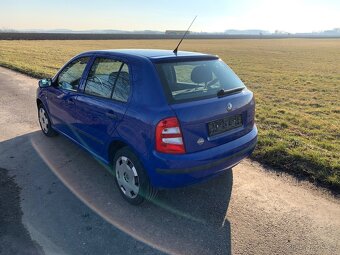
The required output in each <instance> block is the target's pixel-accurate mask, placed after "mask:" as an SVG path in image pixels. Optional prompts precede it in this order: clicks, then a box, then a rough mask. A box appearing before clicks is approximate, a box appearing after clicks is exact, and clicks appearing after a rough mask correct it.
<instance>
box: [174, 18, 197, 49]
mask: <svg viewBox="0 0 340 255" xmlns="http://www.w3.org/2000/svg"><path fill="white" fill-rule="evenodd" d="M196 18H197V16H196V17H195V18H194V19H193V21H192V22H191V24H190V26H189V27H188V30H187V31H185V33H184V35H183V37H182V39H181V40H180V41H179V43H178V45H177V47H176V49H174V51H173V52H174V54H176V55H177V51H178V47H179V46H180V45H181V43H182V41H183V39H184V38H185V36H186V35H187V33H188V32H189V29H190V28H191V26H192V24H194V22H195V20H196Z"/></svg>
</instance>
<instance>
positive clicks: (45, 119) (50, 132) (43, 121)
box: [38, 104, 57, 137]
mask: <svg viewBox="0 0 340 255" xmlns="http://www.w3.org/2000/svg"><path fill="white" fill-rule="evenodd" d="M38 118H39V124H40V127H41V131H42V132H43V133H44V135H46V136H48V137H51V136H56V135H57V132H56V131H55V130H54V129H53V128H52V126H51V121H50V118H49V116H48V113H47V111H46V109H45V107H44V106H43V105H42V104H40V105H39V106H38Z"/></svg>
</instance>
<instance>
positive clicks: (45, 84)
mask: <svg viewBox="0 0 340 255" xmlns="http://www.w3.org/2000/svg"><path fill="white" fill-rule="evenodd" d="M50 86H52V79H51V78H47V79H42V80H40V81H39V87H40V88H46V87H50Z"/></svg>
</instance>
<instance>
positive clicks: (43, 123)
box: [39, 107, 48, 133]
mask: <svg viewBox="0 0 340 255" xmlns="http://www.w3.org/2000/svg"><path fill="white" fill-rule="evenodd" d="M39 122H40V126H41V129H42V130H43V131H44V133H47V132H48V118H47V116H46V112H45V110H44V108H42V107H41V108H40V109H39Z"/></svg>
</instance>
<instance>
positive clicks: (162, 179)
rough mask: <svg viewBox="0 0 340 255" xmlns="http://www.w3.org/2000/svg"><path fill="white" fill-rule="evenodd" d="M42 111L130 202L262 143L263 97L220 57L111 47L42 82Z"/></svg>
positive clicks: (220, 167) (221, 167) (216, 168)
mask: <svg viewBox="0 0 340 255" xmlns="http://www.w3.org/2000/svg"><path fill="white" fill-rule="evenodd" d="M37 107H38V117H39V122H40V126H41V129H42V131H43V133H44V134H45V135H47V136H53V135H56V134H57V133H61V134H63V135H65V136H66V137H68V138H70V139H71V140H72V141H73V142H75V143H77V144H78V145H80V146H81V147H82V148H84V149H85V150H87V151H88V152H90V153H91V154H92V155H94V156H95V157H96V158H98V159H100V160H101V161H102V162H104V163H105V164H107V165H108V166H110V167H111V169H112V172H113V173H114V176H115V180H116V183H117V185H118V187H119V191H120V192H121V194H122V195H123V197H124V198H125V199H126V200H127V201H129V202H130V203H132V204H139V203H141V202H143V201H144V200H145V199H150V198H151V197H153V196H154V195H155V194H156V190H157V189H159V188H173V187H181V186H185V185H189V184H193V183H196V182H199V181H202V180H205V179H207V178H209V177H212V176H215V175H217V174H219V173H221V172H222V171H225V170H228V169H230V168H232V167H233V166H235V165H236V164H238V163H239V162H240V161H241V160H242V159H243V158H245V157H247V156H248V155H250V154H251V153H252V151H253V150H254V147H255V145H256V142H257V128H256V125H255V123H254V114H255V102H254V96H253V93H252V92H251V91H250V90H248V89H247V88H246V87H245V85H244V84H243V82H242V81H241V80H240V79H239V78H238V77H237V75H236V74H235V73H234V72H233V71H232V70H231V69H230V68H229V67H228V66H227V65H226V64H225V63H224V62H223V61H222V60H221V59H219V58H218V57H217V56H213V55H207V54H201V53H194V52H184V51H179V52H177V53H176V54H175V53H173V51H170V50H103V51H91V52H85V53H82V54H80V55H78V56H76V57H74V58H73V59H71V60H70V61H69V62H68V63H67V64H66V65H65V66H64V67H62V68H61V69H60V71H59V72H58V73H57V74H56V75H55V76H54V77H53V78H52V79H43V80H40V81H39V88H38V90H37Z"/></svg>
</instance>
